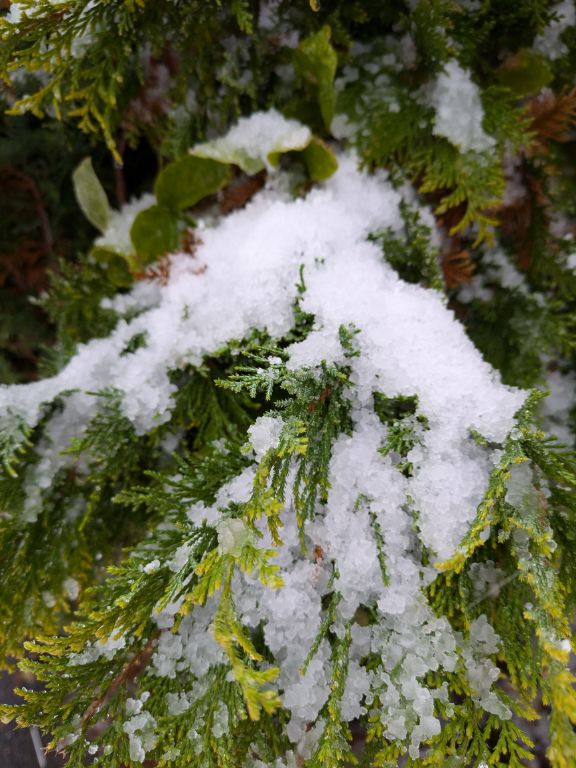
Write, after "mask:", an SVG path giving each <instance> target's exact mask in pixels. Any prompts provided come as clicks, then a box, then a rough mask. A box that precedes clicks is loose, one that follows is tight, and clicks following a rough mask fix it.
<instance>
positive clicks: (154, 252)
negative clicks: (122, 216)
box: [130, 205, 179, 266]
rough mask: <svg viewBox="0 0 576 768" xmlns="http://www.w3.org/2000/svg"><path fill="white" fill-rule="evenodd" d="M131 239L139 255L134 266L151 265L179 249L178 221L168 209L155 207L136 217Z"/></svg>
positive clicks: (159, 206)
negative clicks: (166, 254)
mask: <svg viewBox="0 0 576 768" xmlns="http://www.w3.org/2000/svg"><path fill="white" fill-rule="evenodd" d="M130 237H131V239H132V243H133V245H134V248H135V250H136V254H137V256H136V264H135V265H134V266H142V265H144V264H149V263H150V262H152V261H155V260H156V259H158V258H159V257H160V256H162V255H163V254H164V253H166V252H169V251H173V250H175V248H177V247H178V243H179V233H178V219H177V218H176V216H175V215H174V214H173V213H172V212H171V211H169V210H168V208H164V207H163V206H161V205H153V206H152V207H151V208H146V210H145V211H141V212H140V213H139V214H138V216H136V218H135V219H134V223H133V224H132V228H131V230H130Z"/></svg>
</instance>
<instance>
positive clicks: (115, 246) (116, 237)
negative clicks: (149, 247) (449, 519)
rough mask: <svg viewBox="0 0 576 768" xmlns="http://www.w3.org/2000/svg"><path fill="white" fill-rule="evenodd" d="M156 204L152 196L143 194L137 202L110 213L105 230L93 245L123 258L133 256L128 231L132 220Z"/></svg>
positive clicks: (134, 201)
mask: <svg viewBox="0 0 576 768" xmlns="http://www.w3.org/2000/svg"><path fill="white" fill-rule="evenodd" d="M155 203H156V198H155V197H154V195H151V194H145V195H142V197H140V198H138V200H131V201H130V202H129V203H126V205H124V206H123V207H122V210H121V211H111V213H110V220H109V222H108V226H107V227H106V230H105V231H104V232H103V233H102V235H101V236H100V237H98V238H97V239H96V241H95V243H94V245H96V246H98V247H99V248H104V249H109V250H111V251H114V252H115V253H120V254H122V255H125V256H132V255H134V246H133V245H132V240H131V239H130V229H131V227H132V224H133V223H134V219H135V218H136V216H137V215H138V214H139V213H140V211H144V210H145V209H146V208H150V206H152V205H154V204H155Z"/></svg>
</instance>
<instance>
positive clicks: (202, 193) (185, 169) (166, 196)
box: [154, 157, 230, 211]
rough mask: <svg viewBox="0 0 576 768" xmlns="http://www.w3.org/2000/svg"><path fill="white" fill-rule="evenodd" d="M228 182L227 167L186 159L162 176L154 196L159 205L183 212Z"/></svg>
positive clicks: (210, 162)
mask: <svg viewBox="0 0 576 768" xmlns="http://www.w3.org/2000/svg"><path fill="white" fill-rule="evenodd" d="M229 178H230V168H229V167H228V165H224V164H223V163H220V162H217V161H216V160H211V159H207V158H203V157H183V158H182V159H181V160H177V161H176V162H175V163H171V164H170V165H168V166H167V167H166V168H165V169H164V170H163V171H162V172H161V173H160V175H159V176H158V178H157V179H156V184H155V186H154V192H155V193H156V197H157V199H158V202H159V203H160V205H164V206H166V208H170V209H171V210H173V211H182V210H183V209H184V208H190V207H191V206H193V205H196V203H197V202H199V201H200V200H202V198H203V197H207V196H208V195H212V194H214V192H217V191H218V190H219V189H220V188H221V187H223V186H224V184H226V182H227V181H228V180H229Z"/></svg>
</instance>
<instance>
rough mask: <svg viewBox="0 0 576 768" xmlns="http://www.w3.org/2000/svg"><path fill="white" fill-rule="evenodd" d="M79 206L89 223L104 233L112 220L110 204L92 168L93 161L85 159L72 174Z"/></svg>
mask: <svg viewBox="0 0 576 768" xmlns="http://www.w3.org/2000/svg"><path fill="white" fill-rule="evenodd" d="M72 183H73V185H74V193H75V195H76V200H78V205H79V206H80V208H81V209H82V212H83V214H84V215H85V216H86V218H87V219H88V221H89V222H90V223H91V224H93V225H94V226H95V227H96V229H99V230H100V232H104V230H105V229H106V227H107V226H108V221H109V220H110V204H109V203H108V198H107V196H106V192H104V188H103V187H102V184H101V183H100V181H99V179H98V176H96V173H95V172H94V168H93V167H92V159H91V158H90V157H86V158H84V160H82V162H81V163H80V165H79V166H78V167H77V168H76V170H75V171H74V173H73V174H72Z"/></svg>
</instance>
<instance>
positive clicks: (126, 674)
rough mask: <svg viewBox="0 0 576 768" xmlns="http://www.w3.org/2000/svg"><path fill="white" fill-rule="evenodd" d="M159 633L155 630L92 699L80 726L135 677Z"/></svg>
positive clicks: (140, 670)
mask: <svg viewBox="0 0 576 768" xmlns="http://www.w3.org/2000/svg"><path fill="white" fill-rule="evenodd" d="M159 634H160V633H159V632H155V633H154V634H153V635H152V637H150V639H149V640H148V642H147V643H146V645H145V646H144V648H142V650H141V651H140V653H139V654H138V655H137V656H135V657H134V658H133V659H132V660H131V661H129V662H128V663H127V664H126V666H125V667H124V668H123V669H122V670H121V671H120V672H119V673H118V674H117V675H116V677H115V678H114V680H112V682H111V683H110V685H109V686H108V688H107V689H106V691H105V692H104V693H103V694H102V695H101V696H99V697H98V698H97V699H94V701H93V702H92V703H91V704H90V706H89V707H88V709H87V710H86V712H84V714H83V715H82V719H81V721H80V723H81V725H82V726H84V725H86V723H88V722H89V721H90V720H91V719H92V718H93V717H94V715H95V714H96V713H97V712H99V710H100V709H101V708H102V707H103V706H104V704H106V703H107V702H108V701H110V699H111V698H112V697H113V696H114V694H115V693H116V691H117V690H118V689H119V688H120V687H121V686H122V685H124V683H126V682H128V680H132V679H133V678H135V677H137V676H138V675H139V674H140V673H141V672H142V671H143V670H144V668H145V667H146V665H147V664H148V662H149V661H150V659H151V657H152V654H153V653H154V647H155V642H156V640H157V638H158V635H159Z"/></svg>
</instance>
